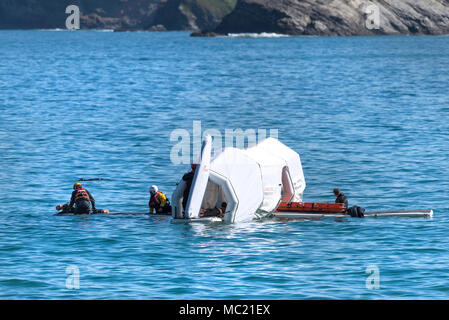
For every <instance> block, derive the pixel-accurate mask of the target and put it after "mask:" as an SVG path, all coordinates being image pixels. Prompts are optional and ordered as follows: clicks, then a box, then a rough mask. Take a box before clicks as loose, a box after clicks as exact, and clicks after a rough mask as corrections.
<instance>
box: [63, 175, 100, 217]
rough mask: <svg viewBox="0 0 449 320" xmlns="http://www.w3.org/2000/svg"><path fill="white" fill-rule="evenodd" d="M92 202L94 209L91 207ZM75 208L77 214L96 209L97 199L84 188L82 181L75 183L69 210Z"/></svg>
mask: <svg viewBox="0 0 449 320" xmlns="http://www.w3.org/2000/svg"><path fill="white" fill-rule="evenodd" d="M91 203H92V209H91V208H90V204H91ZM73 206H75V208H74V213H75V214H86V213H88V214H90V213H92V211H93V212H95V211H96V209H95V199H94V197H93V196H92V194H91V193H90V192H89V191H87V189H84V188H83V186H82V185H81V183H79V182H76V183H75V184H74V185H73V192H72V198H71V199H70V203H69V208H68V209H69V210H72V209H73Z"/></svg>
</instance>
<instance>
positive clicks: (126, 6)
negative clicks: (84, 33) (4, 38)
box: [0, 0, 163, 29]
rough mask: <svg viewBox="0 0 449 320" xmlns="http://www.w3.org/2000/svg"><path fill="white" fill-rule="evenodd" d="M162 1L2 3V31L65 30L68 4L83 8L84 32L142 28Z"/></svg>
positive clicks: (29, 0) (33, 0)
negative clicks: (85, 30) (89, 30)
mask: <svg viewBox="0 0 449 320" xmlns="http://www.w3.org/2000/svg"><path fill="white" fill-rule="evenodd" d="M161 1H163V0H1V1H0V28H1V29H54V28H65V21H66V19H67V17H68V14H66V13H65V9H66V7H67V6H69V5H77V6H78V7H79V8H80V27H81V29H142V28H143V27H144V26H146V25H148V24H149V23H150V22H151V19H152V18H153V14H154V12H155V11H156V9H157V8H158V6H159V5H160V3H161Z"/></svg>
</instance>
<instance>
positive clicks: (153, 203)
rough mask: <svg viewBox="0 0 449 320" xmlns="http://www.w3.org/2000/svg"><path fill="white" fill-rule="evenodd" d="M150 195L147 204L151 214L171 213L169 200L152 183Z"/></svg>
mask: <svg viewBox="0 0 449 320" xmlns="http://www.w3.org/2000/svg"><path fill="white" fill-rule="evenodd" d="M150 195H151V196H150V201H149V202H148V206H149V207H150V213H151V214H152V213H156V214H161V213H171V206H170V201H168V199H167V196H166V195H165V194H164V193H163V192H162V191H159V188H158V187H157V186H155V185H152V186H151V187H150Z"/></svg>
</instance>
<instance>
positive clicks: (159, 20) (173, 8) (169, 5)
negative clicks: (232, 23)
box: [153, 0, 237, 30]
mask: <svg viewBox="0 0 449 320" xmlns="http://www.w3.org/2000/svg"><path fill="white" fill-rule="evenodd" d="M236 1H237V0H168V1H167V2H165V4H163V5H161V6H160V8H159V9H158V10H157V12H156V13H155V18H154V21H153V23H154V24H160V25H163V26H165V27H166V28H167V30H200V29H203V30H211V29H214V28H216V27H217V26H218V24H219V23H220V22H221V20H222V19H223V17H224V16H226V15H227V14H229V13H231V11H232V10H233V9H234V7H235V4H236Z"/></svg>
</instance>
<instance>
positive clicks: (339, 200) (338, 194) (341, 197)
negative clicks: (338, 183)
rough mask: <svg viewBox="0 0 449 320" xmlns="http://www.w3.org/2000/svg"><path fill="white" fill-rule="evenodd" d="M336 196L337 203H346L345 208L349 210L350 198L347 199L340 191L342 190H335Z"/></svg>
mask: <svg viewBox="0 0 449 320" xmlns="http://www.w3.org/2000/svg"><path fill="white" fill-rule="evenodd" d="M334 195H335V196H336V197H337V199H335V203H344V205H345V208H346V209H348V198H346V196H345V194H344V193H343V192H341V191H340V189H338V188H335V189H334Z"/></svg>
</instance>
